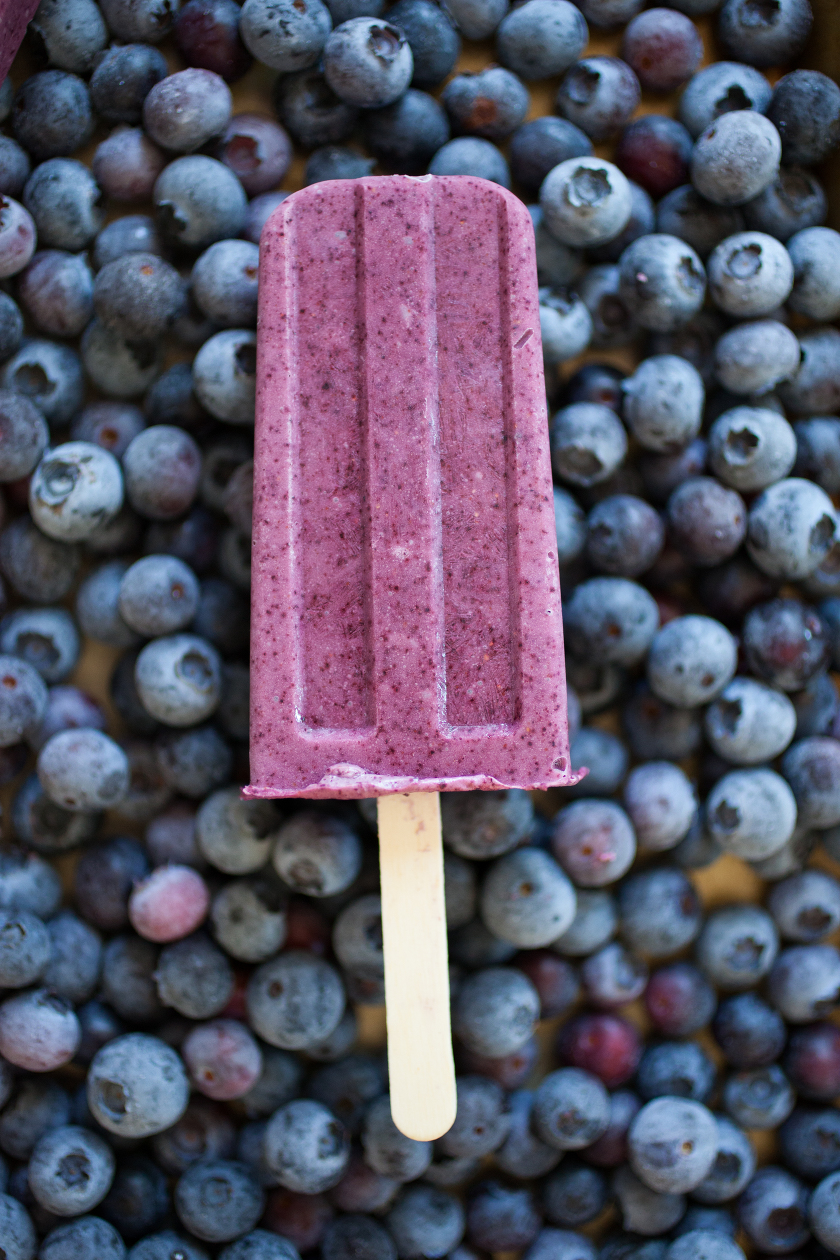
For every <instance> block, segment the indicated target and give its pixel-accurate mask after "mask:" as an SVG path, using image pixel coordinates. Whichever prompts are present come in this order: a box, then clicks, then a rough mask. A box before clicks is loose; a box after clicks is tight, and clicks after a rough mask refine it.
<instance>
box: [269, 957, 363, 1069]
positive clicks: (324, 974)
mask: <svg viewBox="0 0 840 1260" xmlns="http://www.w3.org/2000/svg"><path fill="white" fill-rule="evenodd" d="M247 1001H248V1016H249V1022H250V1024H251V1026H252V1028H253V1029H254V1030H255V1031H256V1032H257V1033H258V1034H259V1036H261V1037H262V1038H263V1040H264V1041H267V1042H268V1043H269V1044H270V1045H273V1046H279V1047H281V1048H283V1049H301V1048H305V1047H307V1046H309V1045H314V1044H317V1043H318V1042H320V1041H323V1040H324V1038H325V1037H328V1036H329V1035H330V1033H331V1032H332V1031H333V1030H334V1029H335V1027H336V1026H337V1024H338V1021H339V1020H340V1018H341V1015H342V1013H343V1010H344V989H343V987H342V984H341V980H340V979H339V976H338V973H337V972H336V971H335V969H334V968H333V967H331V966H330V965H329V964H328V963H325V962H322V961H321V960H320V959H317V958H315V957H313V956H312V955H311V954H307V953H304V952H301V951H290V952H287V953H285V954H280V955H278V956H277V957H276V958H275V959H274V960H273V961H271V962H268V963H264V964H263V966H262V967H259V968H258V969H257V970H256V971H255V972H254V974H253V976H252V978H251V981H250V983H249V986H248V999H247Z"/></svg>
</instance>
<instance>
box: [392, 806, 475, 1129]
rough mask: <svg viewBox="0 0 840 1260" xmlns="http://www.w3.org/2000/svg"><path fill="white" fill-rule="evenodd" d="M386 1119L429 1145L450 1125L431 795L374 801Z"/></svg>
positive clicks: (450, 1078) (444, 970) (438, 853)
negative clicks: (382, 954) (385, 1028)
mask: <svg viewBox="0 0 840 1260" xmlns="http://www.w3.org/2000/svg"><path fill="white" fill-rule="evenodd" d="M377 817H378V823H379V871H380V882H381V885H382V942H383V946H384V950H385V1018H386V1022H387V1026H388V1073H389V1076H390V1082H391V1115H392V1116H393V1118H394V1123H395V1124H396V1126H397V1128H398V1129H399V1130H400V1131H401V1132H402V1133H404V1134H405V1135H406V1137H410V1138H415V1139H416V1140H417V1141H421V1142H429V1141H432V1140H433V1139H434V1138H438V1137H440V1136H441V1134H443V1133H446V1132H447V1130H448V1129H450V1128H451V1127H452V1123H453V1121H454V1120H455V1107H456V1102H455V1066H454V1064H453V1061H452V1034H451V1031H450V1019H449V965H448V957H447V947H446V911H445V907H444V899H443V849H442V846H441V838H440V797H439V795H438V793H437V792H402V793H400V794H399V795H396V796H380V797H379V798H378V799H377Z"/></svg>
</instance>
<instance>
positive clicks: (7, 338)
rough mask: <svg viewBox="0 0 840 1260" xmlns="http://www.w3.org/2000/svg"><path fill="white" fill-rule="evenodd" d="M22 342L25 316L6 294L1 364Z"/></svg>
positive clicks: (0, 303)
mask: <svg viewBox="0 0 840 1260" xmlns="http://www.w3.org/2000/svg"><path fill="white" fill-rule="evenodd" d="M0 157H2V155H0ZM22 341H23V315H22V314H21V312H20V308H19V306H18V305H17V303H16V302H15V301H13V299H12V298H10V297H9V295H8V293H4V294H3V296H2V298H0V362H2V361H3V360H4V359H8V358H9V357H10V356H11V355H13V354H14V353H15V351H16V350H19V349H20V345H21V342H22Z"/></svg>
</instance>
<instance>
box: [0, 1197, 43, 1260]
mask: <svg viewBox="0 0 840 1260" xmlns="http://www.w3.org/2000/svg"><path fill="white" fill-rule="evenodd" d="M0 1230H2V1238H3V1246H4V1248H5V1249H6V1251H7V1253H8V1256H9V1260H33V1257H34V1255H35V1248H36V1247H37V1245H38V1240H37V1237H36V1234H35V1226H34V1225H33V1224H32V1221H31V1219H30V1217H29V1214H28V1213H27V1211H26V1208H24V1206H23V1204H21V1203H19V1202H18V1200H17V1199H13V1198H12V1196H11V1195H9V1194H0Z"/></svg>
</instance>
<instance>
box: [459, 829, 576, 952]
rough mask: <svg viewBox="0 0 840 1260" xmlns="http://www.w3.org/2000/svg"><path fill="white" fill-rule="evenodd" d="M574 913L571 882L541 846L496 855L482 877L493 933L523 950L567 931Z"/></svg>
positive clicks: (486, 912)
mask: <svg viewBox="0 0 840 1260" xmlns="http://www.w3.org/2000/svg"><path fill="white" fill-rule="evenodd" d="M525 889H527V890H528V891H527V892H525V891H524V890H525ZM574 914H575V895H574V889H573V888H572V885H571V884H570V883H569V881H568V879H567V878H566V876H565V875H564V874H563V872H562V871H561V870H560V868H559V867H558V866H557V864H556V863H555V862H554V861H553V860H552V859H551V858H550V857H549V856H548V854H546V853H543V852H541V851H540V850H539V849H520V850H518V851H516V852H514V853H511V854H508V855H507V856H506V857H502V858H499V859H497V861H496V862H495V863H494V865H493V867H492V868H491V869H490V871H489V873H488V875H487V877H486V878H485V881H484V885H483V889H482V894H481V915H482V918H483V919H484V922H485V924H486V925H487V927H489V928H490V930H491V932H493V934H494V935H495V936H497V937H499V938H500V939H501V940H506V941H510V943H511V944H513V945H517V946H519V947H520V948H521V949H533V948H536V947H539V946H541V945H548V944H549V943H550V942H551V941H553V940H555V939H556V938H557V937H558V936H560V935H562V933H563V932H565V931H566V929H567V928H568V927H569V926H570V925H571V922H572V920H573V918H574Z"/></svg>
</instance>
